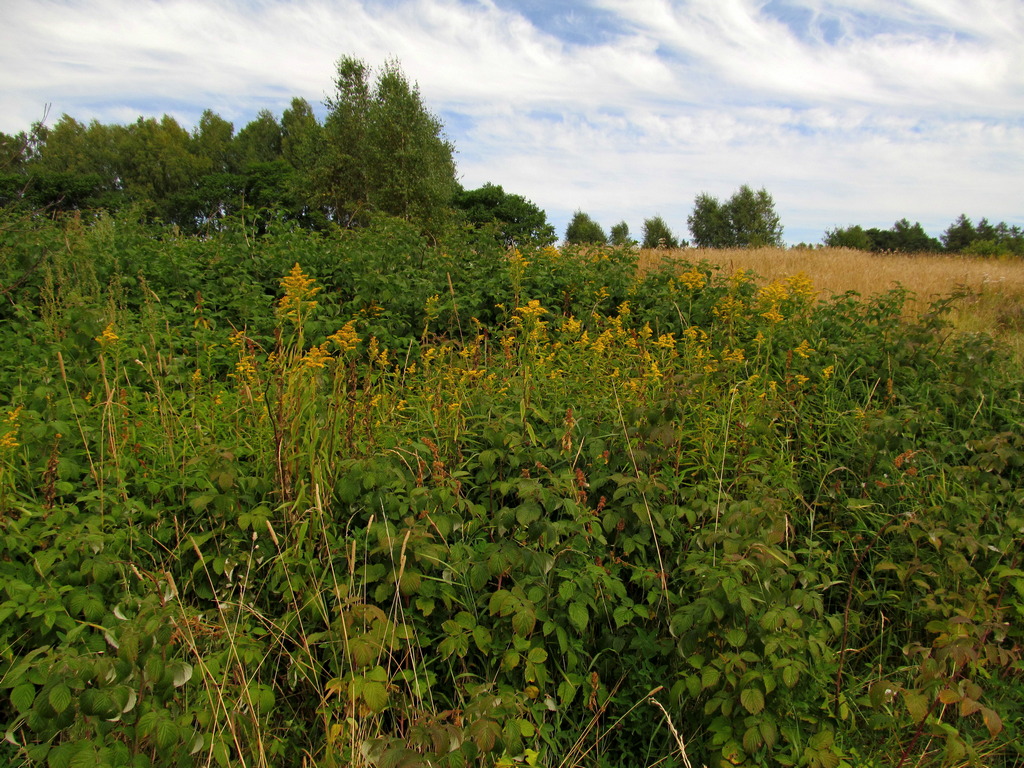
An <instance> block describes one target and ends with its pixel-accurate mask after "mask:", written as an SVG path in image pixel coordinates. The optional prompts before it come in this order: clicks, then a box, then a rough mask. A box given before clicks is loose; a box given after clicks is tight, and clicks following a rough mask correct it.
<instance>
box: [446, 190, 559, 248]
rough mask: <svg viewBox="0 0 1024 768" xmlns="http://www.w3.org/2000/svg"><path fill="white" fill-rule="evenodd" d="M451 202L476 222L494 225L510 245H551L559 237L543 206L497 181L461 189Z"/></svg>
mask: <svg viewBox="0 0 1024 768" xmlns="http://www.w3.org/2000/svg"><path fill="white" fill-rule="evenodd" d="M452 203H453V205H454V206H455V208H456V209H458V210H460V211H462V213H463V215H464V216H465V217H466V220H467V221H468V222H470V223H471V224H473V225H474V226H476V227H478V228H479V227H485V226H490V227H492V228H493V229H494V232H495V236H496V237H497V238H498V240H500V241H501V243H502V244H503V245H504V246H505V247H507V248H515V247H520V246H523V245H536V246H545V245H551V244H552V243H554V242H555V240H556V239H557V235H556V234H555V228H554V227H553V226H552V225H551V224H550V223H549V222H548V217H547V214H546V213H545V212H544V211H543V210H541V209H540V208H538V207H537V206H536V205H534V204H533V203H532V202H530V201H529V200H527V199H526V198H525V197H523V196H522V195H513V194H509V193H508V192H506V191H505V190H504V189H502V188H501V187H500V186H498V185H495V184H491V183H487V184H484V185H483V186H482V187H480V188H479V189H471V190H465V189H463V190H459V191H458V192H456V194H455V197H454V199H453V200H452Z"/></svg>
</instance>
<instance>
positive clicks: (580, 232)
mask: <svg viewBox="0 0 1024 768" xmlns="http://www.w3.org/2000/svg"><path fill="white" fill-rule="evenodd" d="M565 242H566V243H568V244H570V245H603V244H605V243H607V242H608V236H607V235H606V234H605V233H604V229H602V228H601V225H600V224H598V223H597V222H596V221H594V220H593V219H592V218H590V215H589V214H587V213H584V212H583V211H576V213H575V214H573V217H572V221H570V222H569V225H568V226H567V227H566V228H565Z"/></svg>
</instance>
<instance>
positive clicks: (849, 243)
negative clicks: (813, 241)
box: [824, 224, 871, 251]
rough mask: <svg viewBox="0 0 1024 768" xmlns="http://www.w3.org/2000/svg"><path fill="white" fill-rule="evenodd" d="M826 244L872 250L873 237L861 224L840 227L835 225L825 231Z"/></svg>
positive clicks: (834, 246)
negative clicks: (844, 227) (869, 235)
mask: <svg viewBox="0 0 1024 768" xmlns="http://www.w3.org/2000/svg"><path fill="white" fill-rule="evenodd" d="M824 242H825V245H827V246H830V247H831V248H856V249H857V250H860V251H870V250H871V238H870V237H868V233H867V232H865V231H864V228H863V227H862V226H860V225H859V224H857V225H854V226H850V227H847V228H846V229H840V228H839V227H835V228H834V229H829V230H826V231H825V241H824Z"/></svg>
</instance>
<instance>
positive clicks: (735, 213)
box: [687, 184, 783, 248]
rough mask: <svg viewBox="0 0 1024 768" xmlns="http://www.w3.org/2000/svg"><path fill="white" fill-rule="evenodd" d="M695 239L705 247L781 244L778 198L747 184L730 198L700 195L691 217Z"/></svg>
mask: <svg viewBox="0 0 1024 768" xmlns="http://www.w3.org/2000/svg"><path fill="white" fill-rule="evenodd" d="M687 223H688V224H689V226H690V234H692V235H693V239H694V242H695V243H696V244H697V245H698V246H700V247H702V248H737V247H739V248H744V247H751V248H760V247H766V246H775V247H781V246H782V244H783V242H782V223H781V221H780V219H779V216H778V214H777V213H776V212H775V201H774V199H773V198H772V196H771V195H770V194H768V191H767V190H765V189H764V188H762V189H759V190H757V191H756V192H755V191H754V190H752V189H751V188H750V187H749V186H747V185H746V184H744V185H743V186H742V187H740V188H739V190H737V191H736V193H735V194H733V196H732V197H731V198H729V200H727V201H726V202H724V203H723V202H719V201H718V200H717V199H716V198H714V197H711V196H710V195H708V194H706V193H701V194H699V195H697V197H696V199H695V200H694V206H693V213H691V214H690V216H689V217H688V218H687Z"/></svg>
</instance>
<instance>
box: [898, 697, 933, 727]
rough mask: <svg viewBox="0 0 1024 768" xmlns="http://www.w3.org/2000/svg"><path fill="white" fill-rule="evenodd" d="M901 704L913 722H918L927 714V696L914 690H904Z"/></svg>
mask: <svg viewBox="0 0 1024 768" xmlns="http://www.w3.org/2000/svg"><path fill="white" fill-rule="evenodd" d="M903 704H904V706H906V708H907V712H908V713H909V714H910V719H911V720H912V721H913V722H914V723H920V722H921V721H922V720H924V718H925V715H927V714H928V698H927V697H926V696H924V695H923V694H920V693H917V692H916V691H904V692H903Z"/></svg>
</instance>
